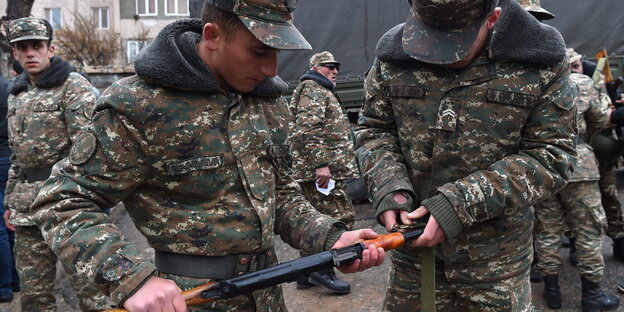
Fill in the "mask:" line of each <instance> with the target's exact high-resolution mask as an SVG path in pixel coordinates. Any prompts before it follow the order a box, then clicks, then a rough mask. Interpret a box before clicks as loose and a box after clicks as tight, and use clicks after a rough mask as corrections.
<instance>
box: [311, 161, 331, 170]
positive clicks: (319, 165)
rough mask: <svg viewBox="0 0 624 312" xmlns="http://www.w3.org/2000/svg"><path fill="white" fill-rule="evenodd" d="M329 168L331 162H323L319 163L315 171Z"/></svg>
mask: <svg viewBox="0 0 624 312" xmlns="http://www.w3.org/2000/svg"><path fill="white" fill-rule="evenodd" d="M327 166H329V161H322V162H319V163H317V164H316V166H314V169H318V168H323V167H327Z"/></svg>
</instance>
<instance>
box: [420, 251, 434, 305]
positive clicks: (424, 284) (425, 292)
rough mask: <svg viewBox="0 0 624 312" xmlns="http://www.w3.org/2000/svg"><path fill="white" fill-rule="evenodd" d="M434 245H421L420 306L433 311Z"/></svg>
mask: <svg viewBox="0 0 624 312" xmlns="http://www.w3.org/2000/svg"><path fill="white" fill-rule="evenodd" d="M434 248H435V247H422V253H421V257H422V258H421V259H420V261H421V265H422V266H421V271H420V273H421V276H420V277H421V281H420V307H421V311H424V312H435V310H436V306H435V249H434Z"/></svg>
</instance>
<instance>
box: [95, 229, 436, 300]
mask: <svg viewBox="0 0 624 312" xmlns="http://www.w3.org/2000/svg"><path fill="white" fill-rule="evenodd" d="M423 230H424V228H415V229H412V230H410V231H407V232H393V233H388V234H381V235H379V237H377V238H375V239H369V240H365V241H361V242H358V243H355V244H353V245H349V246H346V247H342V248H338V249H331V250H328V251H325V252H321V253H317V254H314V255H311V256H307V257H303V258H299V259H295V260H291V261H288V262H284V263H281V264H278V265H275V266H272V267H269V268H265V269H262V270H258V271H255V272H250V273H247V274H243V275H241V276H236V277H232V278H228V279H223V280H219V281H215V282H211V283H208V284H205V285H201V286H198V287H195V288H193V289H190V290H187V291H184V292H182V297H184V300H185V301H186V305H187V306H192V305H198V304H203V303H207V302H212V301H216V300H220V299H227V298H232V297H236V296H240V295H244V294H249V293H251V292H252V291H254V290H258V289H262V288H267V287H271V286H275V285H278V284H281V283H287V282H294V281H295V280H297V277H298V276H301V275H305V274H309V273H312V272H316V271H320V270H323V269H329V268H333V267H338V266H341V265H343V264H349V263H352V262H353V261H355V260H356V259H362V252H363V251H364V250H366V249H367V248H368V246H370V245H375V246H376V247H381V248H383V249H384V250H386V251H387V250H391V249H395V248H398V247H401V246H403V244H405V242H407V241H409V240H412V239H415V238H418V237H419V236H420V235H421V234H422V233H423ZM123 311H126V312H127V310H124V309H112V310H107V311H106V312H123Z"/></svg>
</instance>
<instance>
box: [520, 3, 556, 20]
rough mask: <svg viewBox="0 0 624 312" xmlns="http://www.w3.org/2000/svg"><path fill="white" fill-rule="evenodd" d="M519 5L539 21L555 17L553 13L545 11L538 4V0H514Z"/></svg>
mask: <svg viewBox="0 0 624 312" xmlns="http://www.w3.org/2000/svg"><path fill="white" fill-rule="evenodd" d="M516 1H517V2H518V3H520V5H521V6H522V7H523V8H524V9H525V10H527V11H529V13H531V14H532V15H533V16H535V18H537V19H538V20H540V21H544V20H549V19H553V18H555V14H552V13H550V12H548V11H546V10H545V9H544V8H542V7H541V6H540V0H516Z"/></svg>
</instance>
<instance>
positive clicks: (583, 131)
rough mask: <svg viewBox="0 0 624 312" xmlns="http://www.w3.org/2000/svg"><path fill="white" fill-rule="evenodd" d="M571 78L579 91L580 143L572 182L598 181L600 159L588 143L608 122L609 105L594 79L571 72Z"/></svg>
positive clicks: (577, 107)
mask: <svg viewBox="0 0 624 312" xmlns="http://www.w3.org/2000/svg"><path fill="white" fill-rule="evenodd" d="M570 80H572V82H573V83H574V84H575V85H576V87H577V90H578V93H577V97H576V100H575V102H574V103H575V105H576V114H577V124H578V129H579V132H578V134H579V144H578V146H577V151H578V161H577V163H576V165H575V166H574V173H573V174H572V176H571V177H570V182H577V181H598V180H600V173H599V172H598V160H597V159H596V156H595V155H594V152H593V150H592V147H591V146H590V145H589V144H588V143H589V141H590V138H591V136H592V134H594V133H596V132H598V131H601V130H602V129H603V128H604V126H605V125H606V124H607V122H608V118H609V106H608V104H607V103H605V102H604V101H601V98H600V94H599V93H598V90H597V89H596V88H595V87H594V81H593V80H592V79H591V78H589V77H588V76H586V75H584V74H577V73H571V74H570Z"/></svg>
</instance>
